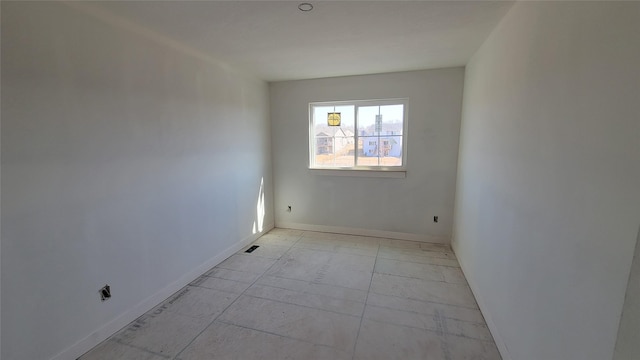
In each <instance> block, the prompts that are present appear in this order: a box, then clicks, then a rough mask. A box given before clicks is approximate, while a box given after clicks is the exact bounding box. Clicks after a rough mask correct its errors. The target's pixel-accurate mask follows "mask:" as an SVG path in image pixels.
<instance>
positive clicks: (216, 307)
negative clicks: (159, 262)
mask: <svg viewBox="0 0 640 360" xmlns="http://www.w3.org/2000/svg"><path fill="white" fill-rule="evenodd" d="M239 295H240V294H239V293H238V294H233V293H230V292H228V291H219V290H213V289H207V288H203V287H197V286H188V287H186V288H185V289H183V290H182V291H181V292H179V293H178V294H177V295H176V296H174V297H172V298H169V299H168V300H167V301H165V302H164V303H163V304H162V305H160V306H161V307H163V308H164V309H165V310H167V311H170V312H174V313H177V314H180V315H184V316H190V317H194V318H198V319H203V320H206V321H208V322H211V321H212V320H213V319H214V318H215V317H216V316H218V315H220V314H221V313H222V311H224V309H226V307H227V306H229V305H230V304H231V303H232V302H233V301H234V300H235V299H236V298H237V297H238V296H239ZM156 309H158V307H156Z"/></svg>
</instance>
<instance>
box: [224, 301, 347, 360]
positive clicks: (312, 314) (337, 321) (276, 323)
mask: <svg viewBox="0 0 640 360" xmlns="http://www.w3.org/2000/svg"><path fill="white" fill-rule="evenodd" d="M218 321H220V322H225V323H231V324H234V325H238V326H242V327H247V328H250V329H255V330H261V331H266V332H269V333H273V334H277V335H281V336H286V337H290V338H294V339H298V340H302V341H307V342H310V343H313V344H317V345H326V346H330V347H333V348H337V349H340V350H343V351H350V350H352V349H353V346H354V343H355V339H356V336H357V333H358V326H359V324H360V318H359V317H356V316H349V315H344V314H336V313H333V312H328V311H323V310H318V309H313V308H308V307H303V306H299V305H292V304H285V303H282V302H277V301H272V300H266V299H260V298H254V297H250V296H246V295H243V296H241V297H240V298H239V299H238V300H237V301H236V302H235V303H233V305H231V306H230V307H229V308H228V309H227V310H226V311H225V312H224V313H223V314H222V315H221V316H220V317H219V318H218Z"/></svg>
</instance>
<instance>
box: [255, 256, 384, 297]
mask: <svg viewBox="0 0 640 360" xmlns="http://www.w3.org/2000/svg"><path fill="white" fill-rule="evenodd" d="M374 264H375V258H373V257H368V256H360V255H353V254H344V253H333V252H328V251H319V250H311V249H301V248H294V249H291V250H290V251H289V252H288V253H287V254H285V255H284V256H283V257H282V258H281V259H280V260H279V261H278V263H277V264H276V265H274V266H273V267H272V268H271V269H270V270H269V271H268V272H267V275H272V276H277V277H284V278H289V279H298V280H305V281H309V282H313V283H318V284H328V285H336V286H342V287H348V288H353V289H359V290H367V289H368V288H369V284H370V282H371V272H372V271H373V266H374Z"/></svg>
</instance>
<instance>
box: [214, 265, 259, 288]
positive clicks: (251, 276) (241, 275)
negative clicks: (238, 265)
mask: <svg viewBox="0 0 640 360" xmlns="http://www.w3.org/2000/svg"><path fill="white" fill-rule="evenodd" d="M206 275H207V276H210V277H215V278H218V279H225V280H233V281H239V282H244V283H249V284H253V282H255V281H256V280H258V278H259V277H260V274H256V273H252V272H247V271H238V270H229V269H223V268H219V267H215V268H213V269H211V270H209V271H208V272H207V273H206Z"/></svg>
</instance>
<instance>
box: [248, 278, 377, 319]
mask: <svg viewBox="0 0 640 360" xmlns="http://www.w3.org/2000/svg"><path fill="white" fill-rule="evenodd" d="M334 288H335V287H334ZM326 294H327V295H319V294H308V293H304V292H298V291H293V290H286V289H282V288H276V287H271V286H264V285H260V284H254V285H253V286H251V287H250V288H249V289H248V290H247V291H246V292H245V295H250V296H255V297H259V298H263V299H270V300H276V301H281V302H285V303H289V304H296V305H303V306H309V307H313V308H316V309H320V310H327V311H333V312H337V313H341V314H346V315H352V316H361V315H362V311H363V310H364V302H359V301H352V300H345V299H338V298H335V297H333V296H331V294H332V292H327V293H326Z"/></svg>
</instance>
